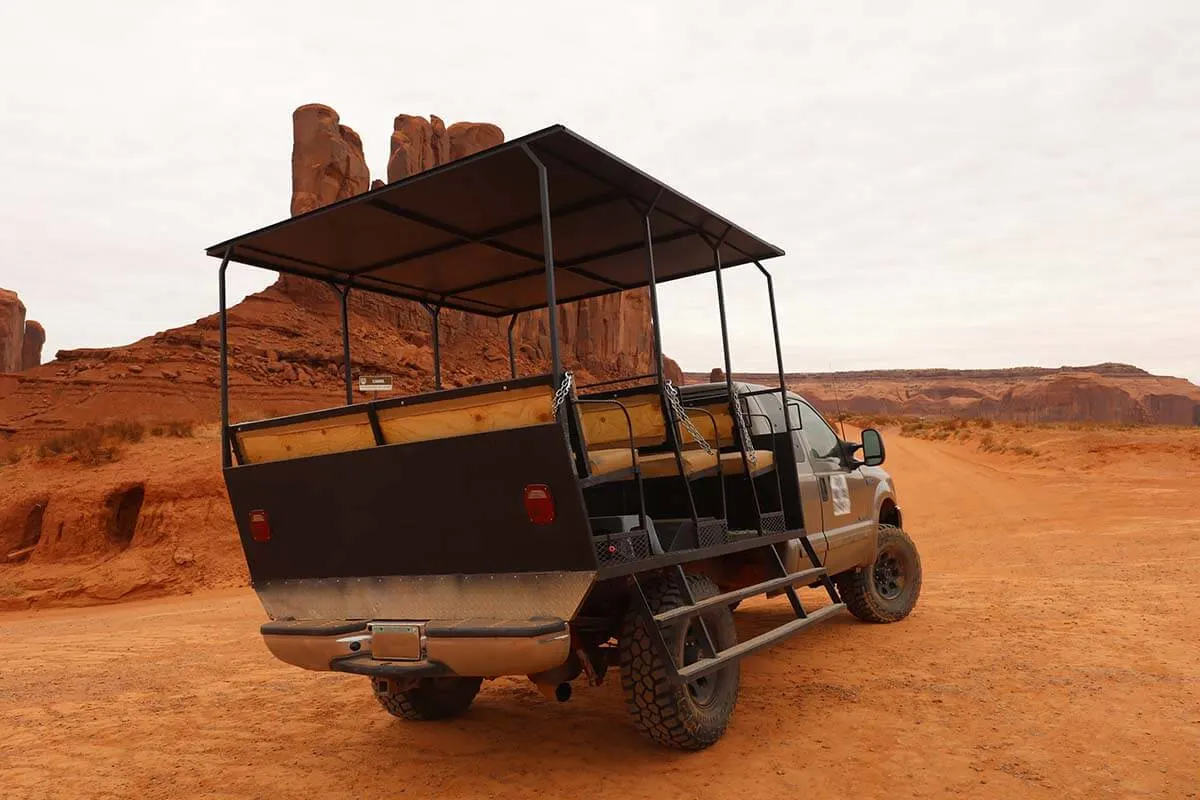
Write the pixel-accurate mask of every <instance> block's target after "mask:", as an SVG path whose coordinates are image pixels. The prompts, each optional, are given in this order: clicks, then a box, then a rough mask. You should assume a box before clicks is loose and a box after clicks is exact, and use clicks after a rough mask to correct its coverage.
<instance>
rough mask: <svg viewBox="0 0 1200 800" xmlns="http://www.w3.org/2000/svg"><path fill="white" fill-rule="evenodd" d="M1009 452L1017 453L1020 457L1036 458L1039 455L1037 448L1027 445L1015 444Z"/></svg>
mask: <svg viewBox="0 0 1200 800" xmlns="http://www.w3.org/2000/svg"><path fill="white" fill-rule="evenodd" d="M1009 451H1010V452H1012V453H1015V454H1017V455H1019V456H1034V457H1036V456H1038V455H1039V453H1038V451H1037V448H1034V447H1030V446H1029V445H1025V444H1014V445H1013V446H1012V447H1010V448H1009Z"/></svg>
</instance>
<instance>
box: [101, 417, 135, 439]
mask: <svg viewBox="0 0 1200 800" xmlns="http://www.w3.org/2000/svg"><path fill="white" fill-rule="evenodd" d="M100 432H101V434H102V435H103V436H106V437H108V438H110V439H114V440H116V441H118V442H140V441H141V440H142V438H143V437H145V435H146V426H145V425H143V424H142V423H140V422H138V421H137V420H117V421H116V422H108V423H105V424H104V425H102V426H100Z"/></svg>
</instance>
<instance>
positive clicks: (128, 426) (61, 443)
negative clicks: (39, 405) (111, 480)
mask: <svg viewBox="0 0 1200 800" xmlns="http://www.w3.org/2000/svg"><path fill="white" fill-rule="evenodd" d="M145 437H146V426H145V425H143V424H142V423H140V422H138V421H136V420H117V421H115V422H106V423H104V424H103V425H87V426H85V427H83V428H80V429H78V430H74V431H66V432H65V433H60V434H57V435H55V436H51V437H50V438H48V439H44V440H43V441H42V442H41V443H40V444H39V445H38V446H37V451H36V452H37V456H38V458H52V457H54V456H66V457H67V458H70V459H73V460H75V461H78V462H80V463H82V464H88V465H90V466H94V465H96V464H103V463H107V462H111V461H116V460H117V459H119V458H120V456H121V445H122V444H124V443H126V442H132V443H137V442H140V441H142V439H144V438H145Z"/></svg>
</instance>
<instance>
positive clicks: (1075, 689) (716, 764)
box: [0, 426, 1200, 800]
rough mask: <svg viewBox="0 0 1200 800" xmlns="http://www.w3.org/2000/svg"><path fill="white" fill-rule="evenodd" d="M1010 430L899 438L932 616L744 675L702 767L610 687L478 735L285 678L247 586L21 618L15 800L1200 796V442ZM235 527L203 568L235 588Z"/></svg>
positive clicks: (833, 626)
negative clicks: (638, 727) (633, 720)
mask: <svg viewBox="0 0 1200 800" xmlns="http://www.w3.org/2000/svg"><path fill="white" fill-rule="evenodd" d="M988 432H991V433H993V435H994V437H995V438H994V440H993V441H995V439H999V440H1001V441H1003V442H1005V443H1006V445H1007V447H1008V450H1007V452H1004V453H1000V452H983V451H981V450H980V449H979V441H980V438H981V436H982V434H983V432H982V431H974V432H972V434H971V438H970V439H965V438H955V436H956V435H955V436H951V437H948V438H947V439H946V440H944V441H937V440H925V439H921V438H914V437H913V436H909V437H902V436H899V435H898V431H895V430H892V431H889V432H888V445H889V460H888V464H887V466H888V468H889V469H891V470H892V472H893V474H894V475H895V476H896V479H897V482H898V486H899V491H900V499H901V503H902V506H903V508H904V510H905V517H906V524H907V527H908V528H909V529H910V531H911V532H912V534H913V535H914V537H915V538H916V541H917V542H918V544H919V546H920V547H921V549H922V555H923V558H924V563H925V569H926V578H925V588H924V594H923V596H922V599H921V603H920V605H919V607H918V608H917V610H916V612H915V613H914V614H913V615H912V617H910V618H909V619H908V620H906V621H905V622H903V623H900V624H898V625H891V626H869V625H863V624H860V623H856V622H854V621H853V620H852V619H850V618H849V617H845V618H842V619H838V620H836V621H834V622H831V623H829V624H826V625H824V626H823V627H819V628H818V629H816V630H813V631H809V632H806V633H804V634H801V635H799V636H797V637H795V638H793V639H791V640H789V641H788V642H786V643H784V644H782V645H780V646H778V647H776V648H774V649H772V650H768V651H766V652H764V653H761V654H757V655H755V656H752V657H750V658H748V659H747V660H746V661H744V662H743V667H742V694H741V699H740V701H739V704H738V708H737V712H736V713H735V715H734V719H733V722H732V724H731V727H730V730H729V732H728V734H727V735H726V737H725V738H724V739H723V740H722V741H721V742H720V743H718V744H717V745H716V746H715V747H713V748H712V749H710V750H708V751H705V752H703V753H699V754H686V755H685V754H679V753H675V752H671V751H665V750H662V749H660V748H657V747H656V746H653V745H651V744H650V743H648V742H646V741H643V740H642V739H641V738H640V737H639V736H638V735H637V734H636V733H635V732H634V730H633V729H632V727H631V725H630V724H629V722H628V721H627V719H626V718H625V713H624V710H623V708H622V703H621V697H620V689H619V685H618V684H617V683H616V682H615V681H609V682H608V683H606V684H605V685H604V686H603V687H601V688H598V689H587V688H585V687H582V686H580V687H577V691H576V695H575V698H574V699H572V700H571V701H570V702H569V703H567V704H565V705H557V704H554V703H551V702H549V701H547V700H545V699H543V698H542V697H541V695H539V694H538V693H537V692H535V691H534V690H533V688H532V686H531V685H530V684H528V682H526V681H524V680H518V679H504V680H501V681H497V682H494V683H491V684H487V685H485V687H484V690H483V691H482V693H481V694H480V697H479V700H478V701H477V703H476V705H475V707H474V708H473V709H472V711H471V712H470V713H469V714H467V715H466V716H465V717H463V718H462V719H459V720H455V721H451V722H447V723H432V724H406V723H402V722H399V721H397V720H394V719H392V718H390V717H388V716H387V715H386V714H385V713H384V712H383V711H382V710H381V709H379V708H378V706H377V705H376V703H375V701H374V700H373V699H372V698H371V696H370V694H369V691H368V688H367V686H366V682H365V681H364V680H363V679H362V678H355V677H350V676H341V675H332V674H318V673H308V672H303V671H300V670H296V669H293V668H291V667H288V666H286V665H284V664H282V663H280V662H277V661H275V660H273V659H272V658H271V656H270V655H269V654H268V653H267V651H266V650H265V648H264V647H263V646H262V644H261V641H260V639H259V637H258V635H257V626H258V624H259V623H260V622H261V621H262V619H263V613H262V611H261V609H260V607H259V606H258V604H257V602H256V600H255V598H254V596H253V594H252V593H251V592H250V591H249V590H248V589H244V588H243V589H238V588H233V589H221V590H206V591H203V592H199V593H197V594H194V595H192V596H182V597H167V598H160V599H153V600H139V601H136V602H128V603H123V604H120V605H108V606H100V607H93V608H84V609H64V608H59V609H48V610H36V609H35V610H24V611H12V612H6V613H3V614H0V659H2V660H3V663H4V665H5V666H4V668H3V670H0V730H3V731H4V735H3V736H0V796H3V797H14V798H16V797H20V798H43V797H56V798H57V797H71V798H74V797H97V798H106V797H135V796H136V797H148V798H155V797H209V798H260V797H378V796H413V797H456V798H475V797H582V796H589V795H593V794H604V795H613V796H619V797H623V798H643V797H645V798H673V797H688V798H704V799H705V800H710V799H711V798H725V797H731V796H735V795H736V796H738V797H742V798H760V797H762V798H767V797H771V798H778V797H784V796H809V797H831V796H837V797H855V798H875V797H880V798H902V797H969V798H970V797H989V798H992V797H995V798H1009V797H1023V798H1024V797H1029V798H1053V799H1054V800H1058V799H1059V798H1063V797H1080V798H1108V797H1111V798H1131V797H1170V798H1196V797H1200V659H1198V658H1197V656H1198V655H1200V649H1198V647H1197V644H1196V643H1197V642H1200V621H1198V620H1200V595H1198V594H1197V592H1196V590H1195V586H1196V581H1195V574H1196V569H1197V567H1200V491H1198V490H1197V488H1196V487H1197V481H1200V431H1195V430H1180V429H1149V430H1148V429H1135V430H1116V429H1100V430H1070V429H1068V428H1065V427H1062V428H1045V429H1042V428H1026V429H1009V428H1001V427H1000V426H997V427H996V428H995V429H991V430H990V431H988ZM1014 445H1021V446H1022V447H1024V448H1028V449H1029V450H1031V451H1033V452H1032V453H1024V454H1022V453H1016V449H1015V448H1014ZM137 447H139V448H160V449H161V452H160V453H158V455H156V458H158V457H161V458H163V459H177V462H176V463H179V464H182V463H186V462H187V460H188V458H187V451H188V449H189V448H192V447H195V448H201V447H211V442H210V441H204V440H185V441H182V442H181V441H166V440H163V441H154V442H151V443H149V444H143V445H138V446H137ZM120 467H121V464H120V463H118V464H114V465H111V466H110V467H105V468H102V469H118V468H120ZM21 468H22V469H24V468H25V467H24V466H22V467H21ZM60 479H61V480H66V479H67V478H66V477H65V476H60ZM154 480H155V478H153V477H152V478H151V481H154ZM152 485H153V484H148V485H147V490H146V491H147V499H146V503H147V504H149V503H150V502H151V497H152V496H153V494H152V491H151V487H152ZM218 488H219V487H218ZM145 513H146V512H145V511H143V515H144V514H145ZM197 513H199V512H197ZM212 513H214V514H218V512H216V511H214V512H212ZM226 513H227V512H226ZM202 518H203V517H197V519H202ZM223 522H224V521H223V519H222V518H220V517H219V515H218V517H215V518H214V519H213V520H212V522H211V524H210V526H209V527H207V528H205V529H204V532H202V533H197V532H196V531H192V532H190V533H188V532H183V531H179V530H177V529H176V528H177V525H175V524H174V523H170V521H169V520H168V523H167V524H164V527H163V528H162V530H163V535H164V536H168V537H172V536H180V537H182V536H184V535H185V534H186V535H187V536H188V537H191V538H189V539H188V541H189V542H193V541H199V538H200V537H202V536H208V535H209V534H210V532H212V531H218V530H220V529H221V528H222V525H223ZM215 535H216V536H217V541H216V542H214V543H213V544H212V545H211V546H210V549H209V550H200V549H199V548H197V551H196V552H195V553H193V557H194V562H195V564H196V565H198V566H199V567H201V568H203V569H206V570H211V571H213V574H214V575H216V576H218V577H217V583H221V582H222V581H226V580H227V581H231V582H236V581H237V580H239V578H237V577H236V572H234V573H231V575H230V576H224V577H221V576H222V572H221V570H222V569H223V568H229V569H235V568H234V567H232V566H231V565H233V564H236V563H237V560H238V558H239V556H238V554H237V552H236V550H234V549H232V546H233V537H232V534H231V533H228V532H225V533H218V534H215ZM173 546H174V547H176V549H177V548H178V544H173ZM192 546H193V545H192V544H188V547H192ZM135 551H136V547H131V548H130V549H129V550H126V551H124V552H125V553H126V554H128V553H132V552H135ZM116 560H118V561H119V558H118V559H116ZM222 564H224V565H225V567H222V566H221V565H222ZM14 569H26V570H28V571H31V572H32V571H34V570H35V569H36V564H32V565H26V567H16V568H14ZM12 574H13V573H12V572H6V573H0V586H5V585H10V584H9V583H8V581H7V580H6V579H7V578H9V577H11V575H12ZM202 584H203V582H202V581H201V582H198V583H197V584H192V585H202ZM181 586H182V585H176V586H173V587H172V586H167V587H164V588H163V589H162V590H163V591H174V590H178V589H179V588H181ZM83 601H84V600H80V602H83ZM91 602H94V600H93V601H91ZM786 614H787V610H786V601H782V600H777V601H760V602H757V603H752V604H750V605H748V606H746V607H744V608H743V609H739V611H738V613H737V615H736V616H737V618H738V626H739V629H740V631H741V633H742V634H743V635H750V634H752V633H754V632H756V631H758V630H761V629H763V628H765V627H766V626H768V625H770V624H771V623H772V622H775V621H778V620H781V619H783V618H784V617H785V616H786Z"/></svg>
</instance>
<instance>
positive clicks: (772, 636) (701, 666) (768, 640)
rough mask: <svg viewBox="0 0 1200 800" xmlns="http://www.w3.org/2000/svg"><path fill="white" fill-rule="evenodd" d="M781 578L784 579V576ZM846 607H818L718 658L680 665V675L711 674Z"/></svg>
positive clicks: (740, 643) (724, 651)
mask: <svg viewBox="0 0 1200 800" xmlns="http://www.w3.org/2000/svg"><path fill="white" fill-rule="evenodd" d="M788 577H791V576H788ZM780 580H782V578H781V579H780ZM722 596H724V595H722ZM708 599H714V598H708ZM704 602H707V599H706V600H701V601H700V603H704ZM700 603H697V606H699V605H700ZM845 607H846V604H845V603H834V604H832V605H828V606H825V607H824V608H818V609H817V610H816V611H813V612H812V613H811V614H809V615H808V616H807V617H801V618H799V619H794V620H792V621H791V622H789V623H787V624H785V625H780V626H779V627H778V628H775V629H774V630H770V631H767V632H766V633H763V634H760V635H758V636H755V637H754V638H753V639H747V640H746V641H744V642H738V643H737V644H735V645H734V646H733V647H730V648H729V649H727V650H722V651H721V652H719V653H717V657H716V658H702V659H700V660H699V661H697V662H695V663H693V664H688V665H686V666H683V667H680V668H679V677H680V678H682V679H683V680H685V681H694V680H696V679H697V678H701V677H703V676H705V675H707V674H709V673H710V672H716V671H717V670H719V669H721V668H722V667H724V666H725V665H727V664H728V663H729V662H731V661H736V660H737V659H739V658H742V657H743V656H747V655H749V654H750V653H753V652H754V651H755V650H761V649H762V648H764V647H767V646H769V645H772V644H775V643H776V642H778V641H780V640H781V639H785V638H787V637H788V636H791V635H792V634H793V633H796V632H797V631H799V630H800V629H802V628H806V627H808V626H809V625H811V624H812V623H814V622H820V621H821V620H823V619H825V618H826V617H831V616H833V615H834V614H836V613H837V612H839V611H841V610H842V609H844V608H845Z"/></svg>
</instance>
